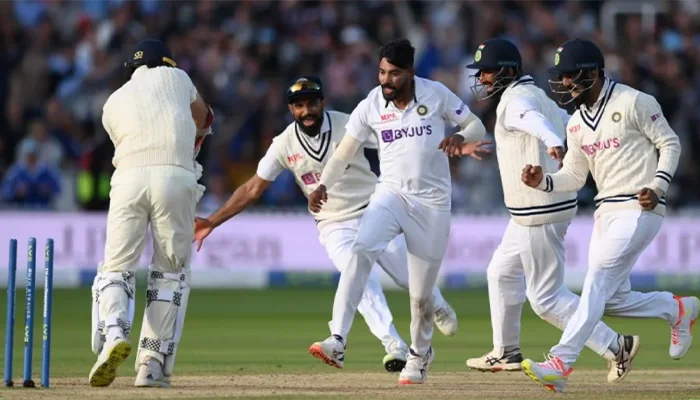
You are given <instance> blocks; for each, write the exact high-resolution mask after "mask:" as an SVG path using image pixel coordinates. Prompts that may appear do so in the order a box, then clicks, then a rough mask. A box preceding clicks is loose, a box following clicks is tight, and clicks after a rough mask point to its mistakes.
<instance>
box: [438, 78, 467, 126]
mask: <svg viewBox="0 0 700 400" xmlns="http://www.w3.org/2000/svg"><path fill="white" fill-rule="evenodd" d="M438 87H439V89H438V91H440V97H441V98H444V99H445V101H444V102H443V103H442V117H443V118H444V119H445V120H447V121H450V122H451V123H452V125H454V126H458V125H461V124H462V123H463V122H464V121H466V119H467V117H469V114H471V111H470V110H469V107H467V105H466V104H464V101H462V99H460V98H459V97H457V95H456V94H454V93H453V92H452V91H451V90H450V89H448V88H447V86H445V85H443V84H442V83H439V84H438Z"/></svg>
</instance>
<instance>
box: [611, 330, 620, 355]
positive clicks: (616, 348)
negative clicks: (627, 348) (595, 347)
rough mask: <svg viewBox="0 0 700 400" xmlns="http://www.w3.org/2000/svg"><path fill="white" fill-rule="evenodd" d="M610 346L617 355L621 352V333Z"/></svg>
mask: <svg viewBox="0 0 700 400" xmlns="http://www.w3.org/2000/svg"><path fill="white" fill-rule="evenodd" d="M609 348H610V351H612V352H613V353H615V355H617V354H618V353H619V352H620V350H621V349H620V335H617V340H615V341H614V342H612V343H610V347H609Z"/></svg>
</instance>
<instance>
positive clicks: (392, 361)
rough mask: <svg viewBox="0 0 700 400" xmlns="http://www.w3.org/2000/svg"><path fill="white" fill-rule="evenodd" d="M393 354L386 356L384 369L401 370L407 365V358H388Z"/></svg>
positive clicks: (390, 370)
mask: <svg viewBox="0 0 700 400" xmlns="http://www.w3.org/2000/svg"><path fill="white" fill-rule="evenodd" d="M387 357H391V356H388V355H387V356H386V357H385V358H384V369H386V370H387V371H389V372H401V371H403V369H404V367H405V366H406V360H401V359H399V358H387Z"/></svg>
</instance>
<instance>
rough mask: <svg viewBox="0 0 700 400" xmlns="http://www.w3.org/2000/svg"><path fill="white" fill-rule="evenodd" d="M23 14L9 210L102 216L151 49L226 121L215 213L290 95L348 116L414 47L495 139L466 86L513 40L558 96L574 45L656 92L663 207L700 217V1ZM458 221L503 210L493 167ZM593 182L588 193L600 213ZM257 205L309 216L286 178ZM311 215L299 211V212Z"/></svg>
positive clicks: (6, 28) (0, 25) (6, 38)
mask: <svg viewBox="0 0 700 400" xmlns="http://www.w3.org/2000/svg"><path fill="white" fill-rule="evenodd" d="M643 3H644V4H646V5H645V6H642V5H641V3H638V2H634V1H605V2H597V1H596V2H588V1H585V2H584V1H553V2H543V1H532V0H528V1H460V2H450V1H379V0H369V1H304V2H303V1H294V0H291V1H290V0H287V1H263V0H254V1H223V2H216V1H206V0H198V1H155V0H141V1H112V0H103V1H92V0H86V1H58V0H45V1H28V0H25V1H14V2H0V131H1V134H0V177H2V182H1V188H0V208H10V207H16V208H33V209H53V210H104V209H106V208H107V207H108V204H109V178H110V175H111V173H112V171H113V167H112V165H111V158H112V155H113V146H112V143H111V142H110V141H109V138H108V137H107V135H106V133H105V132H104V129H103V128H102V124H101V109H102V105H103V104H104V102H105V100H106V98H107V97H108V96H109V94H110V93H111V92H112V91H114V90H115V89H116V88H118V87H119V86H120V85H121V84H122V83H123V82H125V80H126V79H127V77H126V75H125V70H124V68H123V62H124V61H125V60H126V59H127V58H128V56H129V55H130V53H131V51H132V49H133V47H134V45H135V44H136V43H137V42H138V41H139V40H141V39H143V38H145V37H155V38H159V39H161V40H163V41H164V42H166V44H167V45H168V46H169V47H170V49H171V50H172V52H173V55H174V58H175V60H176V62H177V63H178V67H179V68H182V69H183V70H185V71H186V72H187V73H189V75H190V76H191V77H192V79H193V81H194V83H195V85H196V86H197V88H198V89H199V91H200V93H201V95H202V96H203V97H204V98H205V99H206V100H207V101H208V102H210V103H211V104H212V105H213V107H214V109H215V113H216V115H217V120H216V125H215V129H214V130H215V134H214V136H213V137H211V138H210V139H208V141H207V142H206V143H205V147H204V149H203V151H202V152H201V153H200V156H199V158H200V162H201V163H202V164H203V165H204V167H205V174H204V177H203V182H202V183H204V184H205V185H206V187H207V192H206V194H205V197H204V198H203V199H202V201H201V202H200V204H199V206H200V208H201V211H202V212H208V211H210V210H212V209H215V208H217V207H218V206H219V205H220V204H222V202H223V201H225V199H226V198H227V197H228V195H229V194H230V193H231V192H232V191H233V190H234V189H235V188H236V187H237V186H238V185H240V184H241V183H242V182H244V181H245V180H247V179H248V178H249V177H250V176H251V175H252V174H254V173H255V168H256V165H257V161H258V160H259V159H260V158H261V157H262V155H263V154H264V152H265V150H266V149H267V147H268V146H269V144H270V142H271V140H272V138H273V137H274V136H275V135H277V134H278V133H280V132H281V131H282V130H283V129H284V127H285V126H286V125H287V124H288V123H289V122H290V121H291V119H290V116H289V112H288V110H287V106H286V104H285V101H284V91H285V89H286V86H287V85H288V84H289V83H290V81H291V80H292V79H293V78H294V77H295V76H297V75H301V74H313V75H320V76H321V78H322V79H323V80H324V83H325V86H326V96H327V103H328V107H329V108H330V109H335V110H339V111H344V112H351V111H352V109H353V108H354V106H355V105H356V104H357V103H358V102H359V101H360V100H361V99H362V98H364V97H365V95H366V94H367V92H368V91H369V90H371V89H372V88H373V87H374V86H375V85H377V62H378V60H377V49H378V46H379V45H380V44H382V43H384V42H386V41H388V40H390V39H393V38H397V37H407V38H408V39H410V40H411V42H412V43H413V44H414V46H415V47H416V50H417V53H416V64H415V67H416V73H417V75H419V76H423V77H427V78H431V79H435V80H439V81H441V82H443V83H444V84H446V85H447V86H448V87H449V88H451V89H452V90H453V91H454V92H455V93H457V94H458V95H459V96H460V97H462V98H463V99H464V100H465V102H466V103H467V104H468V105H469V106H470V108H472V110H474V112H475V113H477V114H478V115H479V116H480V117H481V118H482V119H483V120H484V122H485V125H486V127H487V129H489V130H490V129H492V128H493V124H494V116H495V103H494V102H493V101H483V102H476V101H475V100H474V99H473V96H472V94H471V92H470V90H469V87H468V79H467V78H468V76H469V75H470V74H473V73H474V71H470V70H467V69H466V68H465V65H467V64H468V63H470V62H471V61H472V56H473V53H474V51H475V50H476V47H477V46H478V45H479V44H480V42H481V41H483V40H485V39H487V38H490V37H494V36H501V37H505V38H507V39H509V40H511V41H513V42H514V43H516V44H517V45H518V46H519V48H520V50H521V53H522V55H523V61H524V65H525V69H526V72H527V73H529V74H530V75H532V76H533V77H534V78H535V80H536V82H537V84H538V85H540V86H541V87H543V88H547V78H548V76H547V72H546V71H547V68H548V67H549V65H550V64H551V62H552V60H553V55H554V52H555V50H556V48H557V47H558V46H559V45H560V44H561V43H563V42H564V41H566V40H568V39H570V38H573V37H585V38H590V39H592V40H594V41H595V42H596V43H597V44H598V45H599V46H600V47H601V48H602V49H603V51H604V54H605V57H606V67H607V68H606V75H607V76H609V77H611V78H613V79H615V80H618V81H621V82H623V83H626V84H629V85H631V86H633V87H635V88H638V89H641V90H643V91H646V92H648V93H650V94H652V95H654V96H655V97H656V98H657V99H658V101H659V102H660V104H661V106H662V107H663V111H664V113H665V115H666V117H667V118H668V120H669V121H670V122H671V125H672V127H673V128H674V129H675V131H676V132H677V134H678V135H679V136H680V138H681V141H682V144H683V157H682V161H681V165H680V166H679V170H678V172H677V173H676V176H675V179H674V184H673V185H672V190H671V191H670V192H669V193H668V196H667V197H668V201H669V202H670V203H671V204H672V205H674V207H673V208H672V210H674V211H675V212H676V213H678V212H684V211H688V212H692V210H693V209H694V207H697V206H699V205H700V158H699V157H694V154H697V153H698V152H700V128H698V126H699V125H700V124H699V122H700V121H698V119H699V118H700V99H699V97H700V50H699V49H700V2H697V1H695V0H687V1H647V2H643ZM452 180H453V208H454V210H455V212H468V213H500V212H503V206H502V192H501V188H500V181H499V172H498V168H497V163H496V160H495V158H494V157H491V158H490V159H489V160H486V161H483V162H479V161H476V160H473V159H471V158H465V159H462V160H454V161H453V167H452ZM594 195H595V186H594V185H593V184H592V182H589V184H588V185H587V186H586V188H585V189H584V190H582V191H581V193H580V199H581V201H582V203H583V204H584V205H585V206H587V207H590V206H591V203H592V201H591V200H592V198H593V196H594ZM261 203H262V206H274V207H277V208H287V207H291V208H294V207H303V206H304V205H305V200H304V198H303V196H302V195H301V192H300V191H299V190H298V189H297V188H296V185H295V183H294V179H293V177H292V176H291V175H290V174H283V175H282V176H280V177H279V179H278V180H277V181H276V182H275V183H274V184H273V185H272V186H271V187H270V189H269V190H268V191H267V192H266V193H265V195H264V198H263V200H262V202H261ZM302 209H303V208H302Z"/></svg>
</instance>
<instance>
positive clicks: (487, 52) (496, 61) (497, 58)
mask: <svg viewBox="0 0 700 400" xmlns="http://www.w3.org/2000/svg"><path fill="white" fill-rule="evenodd" d="M522 64H523V61H522V58H521V57H520V51H519V50H518V48H517V47H516V46H515V45H514V44H513V43H511V42H509V41H508V40H505V39H489V40H487V41H485V42H483V43H482V44H481V45H479V48H478V49H477V50H476V53H474V62H473V63H471V64H469V65H467V68H469V69H478V70H482V69H493V70H498V69H501V68H516V69H522Z"/></svg>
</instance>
